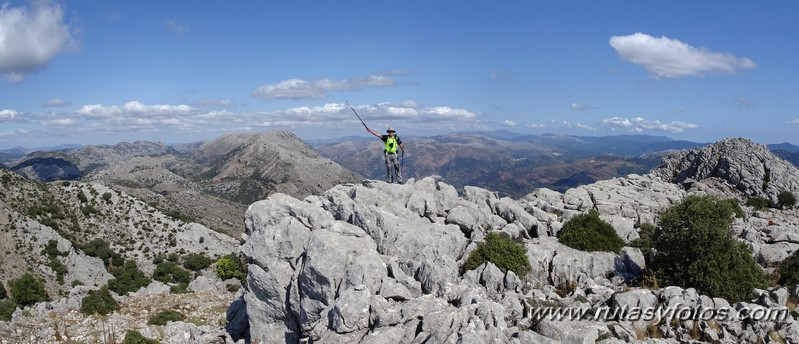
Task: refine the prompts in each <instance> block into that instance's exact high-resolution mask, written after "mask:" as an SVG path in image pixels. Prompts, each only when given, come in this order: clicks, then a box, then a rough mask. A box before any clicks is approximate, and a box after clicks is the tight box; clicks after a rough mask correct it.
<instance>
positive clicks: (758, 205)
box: [746, 197, 771, 210]
mask: <svg viewBox="0 0 799 344" xmlns="http://www.w3.org/2000/svg"><path fill="white" fill-rule="evenodd" d="M746 205H748V206H750V207H752V208H755V210H766V209H768V208H769V207H770V206H771V202H769V200H767V199H765V198H763V197H752V198H750V199H749V200H747V201H746Z"/></svg>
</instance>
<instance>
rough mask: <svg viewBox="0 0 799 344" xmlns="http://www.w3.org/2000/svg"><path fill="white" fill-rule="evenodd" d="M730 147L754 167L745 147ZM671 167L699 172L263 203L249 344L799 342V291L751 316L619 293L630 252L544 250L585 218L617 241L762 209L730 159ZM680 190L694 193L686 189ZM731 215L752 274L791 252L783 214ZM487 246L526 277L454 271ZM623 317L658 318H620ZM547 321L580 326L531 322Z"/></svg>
mask: <svg viewBox="0 0 799 344" xmlns="http://www.w3.org/2000/svg"><path fill="white" fill-rule="evenodd" d="M730 144H731V143H730V142H727V141H723V142H721V143H719V146H720V147H715V148H710V149H708V151H710V152H717V151H724V149H723V148H724V147H727V146H728V145H730ZM732 144H733V146H736V145H744V146H743V147H746V148H744V149H754V150H753V152H755V153H757V152H759V149H758V148H757V147H755V146H750V145H748V144H747V143H744V142H733V143H732ZM736 147H737V146H736ZM696 154H699V153H696ZM699 155H701V154H699ZM679 156H681V155H679V154H677V153H675V154H674V155H672V160H670V161H666V162H664V164H663V166H672V167H671V168H674V169H679V170H680V171H690V170H695V171H697V172H696V173H695V174H691V173H689V172H684V173H683V174H682V175H684V176H685V179H683V180H679V179H671V177H670V178H668V179H667V180H664V179H662V177H661V176H663V175H664V173H665V174H668V175H669V176H671V174H672V173H671V172H668V173H667V172H664V171H666V169H665V168H661V169H660V170H658V171H654V172H653V173H652V174H647V175H643V176H641V175H629V176H626V177H622V178H614V179H611V180H606V181H601V182H597V183H594V184H591V185H585V186H581V187H577V188H574V189H570V190H568V191H567V192H565V193H558V192H555V191H552V190H547V189H538V190H536V191H535V192H533V193H531V194H529V195H527V196H525V197H523V198H521V199H519V200H513V199H510V198H502V197H499V196H498V195H497V194H496V193H494V192H491V191H489V190H485V189H481V188H477V187H466V188H465V189H464V191H463V193H462V194H458V193H457V192H456V190H455V189H454V187H452V186H451V185H448V184H446V183H443V182H441V181H440V180H438V179H437V178H435V177H428V178H424V179H421V180H413V179H411V180H409V181H408V183H407V184H404V185H396V184H386V183H383V182H378V181H371V180H367V181H363V182H362V183H358V184H346V185H338V186H336V187H333V188H331V189H330V190H328V191H327V192H325V193H324V194H323V195H321V196H309V197H306V198H305V199H304V200H298V199H295V198H292V197H289V196H287V195H283V194H275V195H272V196H270V197H268V198H267V199H266V200H263V201H260V202H256V203H254V204H253V205H251V206H250V207H249V209H248V211H247V215H246V236H247V240H246V242H245V244H244V245H243V246H242V252H243V253H244V255H245V256H246V257H247V259H248V261H250V266H249V270H250V274H249V280H248V284H249V288H248V289H249V292H247V293H245V295H244V297H243V298H242V300H243V301H244V302H245V303H246V312H247V314H248V316H249V321H248V323H247V325H248V326H249V332H248V335H250V336H251V338H252V340H255V341H262V342H275V341H280V342H282V341H286V342H295V341H308V342H314V343H326V342H363V343H394V342H436V343H438V342H453V343H454V342H520V343H522V342H568V343H583V342H594V341H597V340H603V339H604V340H606V341H608V342H619V341H625V342H626V341H637V340H644V339H647V338H651V337H662V338H665V339H662V340H663V341H665V342H684V341H693V340H702V341H710V342H740V341H757V340H764V339H765V338H770V339H768V340H775V338H780V340H784V341H786V342H792V341H796V340H799V331H797V329H799V324H797V322H796V320H795V315H794V314H793V313H792V312H791V310H790V309H789V302H788V301H787V300H788V299H789V298H790V297H797V296H799V295H797V290H796V288H774V289H771V290H768V291H766V290H762V291H758V293H759V297H757V298H754V299H752V300H751V302H739V303H734V304H731V303H730V302H727V301H726V300H723V299H718V298H710V297H708V296H705V295H700V294H698V293H697V292H696V291H695V290H693V289H683V288H678V287H666V288H662V289H657V288H656V289H642V288H631V287H630V286H631V284H630V282H631V281H633V280H640V277H641V276H642V273H643V271H644V270H645V269H646V260H645V259H644V257H643V255H642V254H641V251H640V250H638V249H636V248H633V247H625V248H624V249H623V250H622V251H621V253H619V254H615V253H611V252H604V253H603V252H593V253H589V252H582V251H578V250H574V249H571V248H569V247H566V246H564V245H562V244H560V243H559V242H558V241H557V239H556V238H554V236H555V235H556V234H557V232H558V231H559V230H560V229H561V228H562V226H563V223H564V222H566V221H568V219H570V218H571V217H573V216H574V215H577V214H581V213H584V212H586V211H588V210H591V209H593V210H597V211H598V212H599V213H600V216H601V218H602V219H603V220H605V221H607V222H609V223H611V224H612V225H613V227H614V228H615V229H616V232H617V233H618V234H619V235H620V236H621V237H622V238H624V239H625V240H626V241H627V242H629V241H632V240H634V239H636V238H638V228H639V227H640V226H641V225H642V224H655V223H657V218H658V214H659V212H660V211H662V210H664V209H665V208H667V207H669V206H671V205H673V204H675V203H677V202H679V201H680V200H682V199H683V198H684V197H685V196H686V195H688V194H696V193H699V194H718V195H722V196H725V197H738V198H739V199H741V200H743V199H745V198H746V197H747V196H751V195H758V194H762V193H756V192H755V191H754V189H753V188H752V185H750V184H751V183H748V182H747V181H745V180H742V179H740V178H736V176H740V175H741V173H742V172H738V171H739V169H746V168H749V169H752V168H754V165H747V164H745V163H741V162H737V160H736V161H734V162H733V160H735V159H738V158H740V157H738V156H737V155H733V156H731V157H729V158H723V157H719V158H718V159H716V160H713V159H710V160H713V161H727V162H723V163H719V164H716V165H719V166H721V167H719V168H717V169H716V170H718V171H716V172H699V171H713V170H714V169H713V168H710V167H707V164H708V163H707V159H705V160H701V161H702V163H700V162H699V160H696V162H695V163H692V164H686V165H685V166H692V167H683V165H682V164H680V163H678V162H679V161H682V160H680V159H678V158H675V157H679ZM746 156H752V155H751V154H747V155H746ZM762 158H763V159H762V160H758V161H760V163H762V161H765V162H766V163H765V168H762V169H763V170H766V169H768V170H769V171H770V173H771V176H772V179H771V182H772V183H773V184H772V185H770V187H773V188H775V190H776V189H782V188H787V189H788V190H793V189H791V188H792V187H793V185H795V184H794V183H795V181H796V180H797V178H796V177H794V176H796V175H797V172H796V170H795V169H793V168H792V167H790V166H789V165H785V166H783V164H782V163H781V162H780V161H779V160H778V159H777V160H773V156H771V155H769V154H768V153H767V152H765V153H764V154H763V155H762ZM725 159H726V160H725ZM760 163H758V164H760ZM771 163H773V164H774V165H770V164H771ZM723 166H730V167H729V168H724V167H723ZM770 166H774V167H770ZM761 167H762V166H761ZM789 167H790V168H789ZM722 171H723V172H724V173H722ZM730 171H732V172H730ZM725 173H726V174H725ZM677 175H681V173H677ZM754 175H755V177H756V176H757V174H756V173H755V174H754ZM688 178H695V179H694V181H693V182H690V183H686V182H685V180H687V179H688ZM765 189H766V191H765V192H768V191H767V190H769V188H765ZM759 190H760V191H761V192H764V190H763V189H759ZM766 194H768V193H766ZM769 195H770V194H769ZM744 208H745V211H746V213H747V216H746V217H745V219H739V220H736V222H735V223H734V225H733V228H732V229H731V230H732V231H733V234H735V235H736V236H737V237H739V238H740V240H743V241H746V242H748V243H750V245H751V246H752V247H753V249H754V254H755V255H756V256H757V257H758V259H759V261H760V262H761V263H763V264H764V265H765V266H773V265H774V264H775V263H777V262H779V261H781V260H782V259H784V258H785V257H787V255H788V254H790V253H791V252H793V251H795V250H796V249H797V248H799V245H798V244H797V243H796V239H797V238H799V221H798V220H797V218H798V217H797V215H799V214H797V211H796V210H782V211H778V210H773V211H765V212H764V211H755V210H753V209H751V208H749V207H744ZM767 218H772V219H776V221H778V222H779V224H775V222H774V221H775V220H766V219H767ZM769 221H771V222H769ZM488 232H500V233H503V234H504V235H507V236H509V237H511V238H513V239H514V240H516V241H518V242H521V243H523V245H524V246H525V248H526V249H527V258H528V260H529V263H530V265H531V266H532V273H531V274H530V276H528V277H526V278H524V279H522V278H520V277H519V276H516V275H515V274H514V273H513V272H504V273H503V272H502V271H501V270H500V269H498V268H497V267H496V266H494V265H493V264H490V263H488V264H484V265H482V266H481V267H479V268H477V269H475V270H471V271H461V270H460V267H461V266H462V265H463V263H464V261H465V259H466V258H467V257H468V256H469V254H470V253H471V252H472V251H473V250H474V249H475V248H476V247H477V244H478V243H479V242H481V241H482V240H483V238H484V237H485V235H486V233H488ZM698 259H701V257H700V258H698ZM631 309H636V310H638V312H642V311H651V312H653V313H652V314H654V315H657V316H654V315H651V314H650V315H647V314H630V313H629V311H630V310H631ZM558 310H561V312H562V311H563V310H569V312H578V313H579V312H582V313H579V314H577V316H576V317H575V316H574V314H567V315H562V314H561V315H560V318H558V316H553V315H552V314H549V316H547V315H546V314H544V315H542V314H543V313H542V312H558ZM625 310H626V311H625ZM703 311H704V312H705V313H702V312H703ZM633 312H636V311H635V310H633ZM747 312H748V313H747ZM752 312H755V313H757V314H761V315H762V314H766V313H767V314H769V315H772V316H771V317H765V318H764V317H757V316H752ZM559 314H560V313H559ZM685 314H688V315H685ZM747 314H748V315H747ZM556 315H557V314H556ZM564 317H565V319H566V320H568V321H566V320H564ZM239 321H240V322H243V321H244V320H243V319H242V318H240V319H239ZM239 325H240V326H239V328H243V327H244V324H243V323H240V324H239Z"/></svg>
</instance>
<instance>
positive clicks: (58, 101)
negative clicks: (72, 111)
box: [42, 98, 70, 107]
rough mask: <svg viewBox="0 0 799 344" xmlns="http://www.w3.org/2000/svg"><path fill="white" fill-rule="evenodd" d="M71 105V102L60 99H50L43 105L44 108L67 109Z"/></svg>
mask: <svg viewBox="0 0 799 344" xmlns="http://www.w3.org/2000/svg"><path fill="white" fill-rule="evenodd" d="M69 105H70V103H69V102H67V101H63V100H61V99H58V98H56V99H50V100H48V101H46V102H45V103H44V104H42V106H45V107H65V106H69Z"/></svg>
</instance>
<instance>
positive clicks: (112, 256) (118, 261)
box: [81, 238, 125, 270]
mask: <svg viewBox="0 0 799 344" xmlns="http://www.w3.org/2000/svg"><path fill="white" fill-rule="evenodd" d="M81 249H82V250H83V253H86V255H89V256H92V257H97V258H100V259H102V260H103V262H104V263H105V267H106V268H108V269H109V270H111V268H112V267H114V266H122V265H123V264H125V259H124V258H123V257H122V255H120V254H119V253H116V252H114V250H112V249H111V245H109V244H108V242H106V241H105V240H103V239H100V238H96V239H94V240H92V241H90V242H88V243H86V244H85V245H83V246H82V247H81Z"/></svg>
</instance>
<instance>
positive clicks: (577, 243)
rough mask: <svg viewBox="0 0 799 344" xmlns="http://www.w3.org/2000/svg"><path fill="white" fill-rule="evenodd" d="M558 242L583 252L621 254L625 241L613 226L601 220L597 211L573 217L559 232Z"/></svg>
mask: <svg viewBox="0 0 799 344" xmlns="http://www.w3.org/2000/svg"><path fill="white" fill-rule="evenodd" d="M558 241H560V242H561V243H562V244H564V245H566V246H569V247H571V248H574V249H577V250H581V251H590V252H594V251H611V252H615V253H619V251H621V248H622V247H624V240H623V239H622V238H621V237H619V235H618V234H616V230H615V229H613V226H612V225H611V224H609V223H607V222H605V221H603V220H602V219H600V218H599V213H598V212H597V211H596V210H593V209H592V210H590V211H589V212H588V213H585V214H580V215H576V216H574V217H572V218H571V219H569V220H568V221H566V222H565V223H564V224H563V228H561V229H560V231H558Z"/></svg>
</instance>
